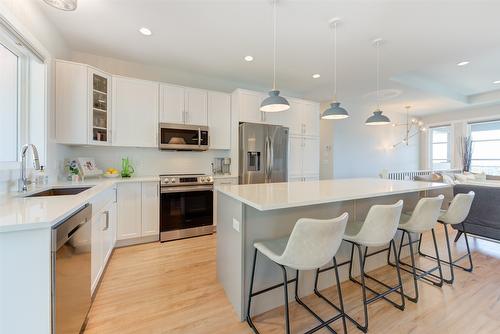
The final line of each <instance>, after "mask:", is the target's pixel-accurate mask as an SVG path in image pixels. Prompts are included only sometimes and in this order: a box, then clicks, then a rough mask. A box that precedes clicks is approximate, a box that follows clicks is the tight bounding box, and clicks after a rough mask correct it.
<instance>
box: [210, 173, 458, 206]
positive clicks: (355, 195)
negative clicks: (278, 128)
mask: <svg viewBox="0 0 500 334" xmlns="http://www.w3.org/2000/svg"><path fill="white" fill-rule="evenodd" d="M448 187H450V185H447V184H444V183H434V182H422V181H395V180H386V179H378V178H358V179H338V180H321V181H308V182H282V183H267V184H265V183H264V184H245V185H221V186H218V187H216V190H217V191H219V192H221V193H223V194H225V195H227V196H230V197H232V198H234V199H236V200H238V201H241V202H243V203H245V204H247V205H249V206H251V207H254V208H256V209H257V210H260V211H266V210H275V209H284V208H292V207H299V206H306V205H315V204H323V203H333V202H341V201H348V200H356V199H363V198H371V197H380V196H387V195H395V194H404V193H411V192H417V191H424V190H433V189H441V188H448Z"/></svg>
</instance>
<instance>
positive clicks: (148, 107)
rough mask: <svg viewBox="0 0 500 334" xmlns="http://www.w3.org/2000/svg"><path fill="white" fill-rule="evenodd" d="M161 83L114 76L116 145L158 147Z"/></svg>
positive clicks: (114, 129)
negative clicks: (159, 89)
mask: <svg viewBox="0 0 500 334" xmlns="http://www.w3.org/2000/svg"><path fill="white" fill-rule="evenodd" d="M158 87H159V85H158V83H157V82H152V81H145V80H138V79H132V78H126V77H120V76H113V131H112V134H113V145H114V146H133V147H158V140H157V136H158V103H159V101H158Z"/></svg>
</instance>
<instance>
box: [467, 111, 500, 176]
mask: <svg viewBox="0 0 500 334" xmlns="http://www.w3.org/2000/svg"><path fill="white" fill-rule="evenodd" d="M481 123H500V119H494V120H485V121H478V122H469V123H467V135H468V136H470V138H471V140H472V125H474V124H481ZM497 141H500V138H498V139H483V140H472V144H473V145H474V142H497ZM472 154H474V151H472ZM474 160H486V161H498V165H499V166H500V159H473V158H472V157H471V168H472V161H474ZM479 167H490V166H479Z"/></svg>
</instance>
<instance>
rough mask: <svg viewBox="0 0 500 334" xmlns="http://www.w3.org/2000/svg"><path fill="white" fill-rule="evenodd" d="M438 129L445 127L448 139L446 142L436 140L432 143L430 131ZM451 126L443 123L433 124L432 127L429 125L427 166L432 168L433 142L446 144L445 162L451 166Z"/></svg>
mask: <svg viewBox="0 0 500 334" xmlns="http://www.w3.org/2000/svg"><path fill="white" fill-rule="evenodd" d="M439 129H441V130H442V129H447V132H448V140H447V142H436V143H434V142H433V141H432V133H433V131H434V130H439ZM452 131H453V128H452V126H451V124H444V125H439V126H433V127H430V128H429V131H428V133H429V140H428V141H429V165H430V166H429V167H430V169H434V159H433V147H434V144H445V143H446V144H447V146H448V147H447V157H446V163H449V164H450V168H451V167H452V161H451V154H452V152H451V148H452V146H451V143H452V141H453V133H452Z"/></svg>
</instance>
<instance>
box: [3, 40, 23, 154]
mask: <svg viewBox="0 0 500 334" xmlns="http://www.w3.org/2000/svg"><path fill="white" fill-rule="evenodd" d="M0 42H1V41H0ZM19 72H20V71H19V57H18V55H17V54H15V53H14V52H12V51H11V50H10V49H8V48H7V47H6V46H5V45H3V44H1V43H0V73H1V75H0V162H15V161H17V154H18V153H17V152H18V148H19V132H18V130H19V125H18V124H19V117H20V113H19V86H20V85H19Z"/></svg>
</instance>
